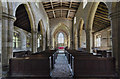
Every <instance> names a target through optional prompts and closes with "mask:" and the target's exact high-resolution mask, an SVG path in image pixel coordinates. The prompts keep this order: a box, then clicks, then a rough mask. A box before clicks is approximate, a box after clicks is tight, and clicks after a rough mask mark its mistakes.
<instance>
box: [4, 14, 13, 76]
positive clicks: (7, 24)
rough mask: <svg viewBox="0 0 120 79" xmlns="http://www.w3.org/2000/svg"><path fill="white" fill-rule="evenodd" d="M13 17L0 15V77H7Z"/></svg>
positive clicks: (11, 47) (10, 55)
mask: <svg viewBox="0 0 120 79" xmlns="http://www.w3.org/2000/svg"><path fill="white" fill-rule="evenodd" d="M14 20H15V17H13V16H11V15H9V14H7V13H3V14H2V76H3V77H5V76H7V72H8V67H9V59H10V58H12V56H13V55H12V54H13V30H14V29H13V23H14Z"/></svg>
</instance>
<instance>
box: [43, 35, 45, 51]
mask: <svg viewBox="0 0 120 79" xmlns="http://www.w3.org/2000/svg"><path fill="white" fill-rule="evenodd" d="M45 48H46V39H45V36H43V51H44V50H45Z"/></svg>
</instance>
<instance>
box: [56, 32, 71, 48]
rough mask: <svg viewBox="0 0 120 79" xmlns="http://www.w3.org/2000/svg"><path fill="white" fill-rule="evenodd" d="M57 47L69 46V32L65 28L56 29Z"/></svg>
mask: <svg viewBox="0 0 120 79" xmlns="http://www.w3.org/2000/svg"><path fill="white" fill-rule="evenodd" d="M54 38H55V47H60V46H63V47H66V46H68V42H69V40H68V34H67V33H66V32H65V31H64V30H59V31H56V33H55V35H54Z"/></svg>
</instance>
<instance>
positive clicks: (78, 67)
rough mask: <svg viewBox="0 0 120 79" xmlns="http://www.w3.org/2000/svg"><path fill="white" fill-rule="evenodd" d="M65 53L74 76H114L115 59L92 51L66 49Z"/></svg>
mask: <svg viewBox="0 0 120 79" xmlns="http://www.w3.org/2000/svg"><path fill="white" fill-rule="evenodd" d="M65 55H66V57H67V59H68V62H69V65H70V67H71V69H72V72H73V76H74V77H75V78H116V77H117V74H116V71H115V59H114V58H113V57H101V56H97V55H93V54H92V53H88V52H84V51H76V50H67V51H66V52H65Z"/></svg>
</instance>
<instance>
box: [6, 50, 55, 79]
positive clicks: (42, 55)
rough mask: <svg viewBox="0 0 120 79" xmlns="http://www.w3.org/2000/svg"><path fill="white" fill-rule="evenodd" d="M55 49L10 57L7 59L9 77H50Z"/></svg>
mask: <svg viewBox="0 0 120 79" xmlns="http://www.w3.org/2000/svg"><path fill="white" fill-rule="evenodd" d="M55 52H56V50H46V51H42V52H36V53H32V54H30V55H25V56H24V55H22V56H21V57H15V58H11V59H10V61H9V75H8V77H10V78H20V77H22V78H26V77H30V78H36V77H37V78H50V74H51V73H50V72H51V70H52V69H53V68H54V62H55V60H54V59H55V58H54V56H53V55H54V53H55Z"/></svg>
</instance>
